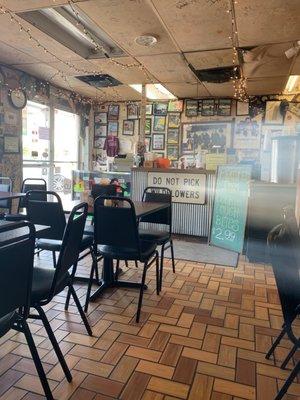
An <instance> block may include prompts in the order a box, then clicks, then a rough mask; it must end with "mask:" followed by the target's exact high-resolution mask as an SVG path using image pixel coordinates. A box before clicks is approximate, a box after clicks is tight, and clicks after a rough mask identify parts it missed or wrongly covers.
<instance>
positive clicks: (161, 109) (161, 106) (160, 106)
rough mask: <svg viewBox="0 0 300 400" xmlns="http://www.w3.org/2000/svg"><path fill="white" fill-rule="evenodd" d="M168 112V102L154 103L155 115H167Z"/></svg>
mask: <svg viewBox="0 0 300 400" xmlns="http://www.w3.org/2000/svg"><path fill="white" fill-rule="evenodd" d="M167 113H168V103H154V104H153V114H154V115H167Z"/></svg>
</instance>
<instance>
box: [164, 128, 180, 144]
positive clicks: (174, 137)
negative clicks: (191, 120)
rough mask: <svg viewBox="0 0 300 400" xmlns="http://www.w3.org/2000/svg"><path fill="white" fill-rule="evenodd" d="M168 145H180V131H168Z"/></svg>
mask: <svg viewBox="0 0 300 400" xmlns="http://www.w3.org/2000/svg"><path fill="white" fill-rule="evenodd" d="M167 143H168V144H178V143H179V129H168V134H167Z"/></svg>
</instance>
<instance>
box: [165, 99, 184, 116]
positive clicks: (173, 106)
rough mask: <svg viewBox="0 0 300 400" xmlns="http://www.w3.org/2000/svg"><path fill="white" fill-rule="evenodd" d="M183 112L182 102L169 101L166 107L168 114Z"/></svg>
mask: <svg viewBox="0 0 300 400" xmlns="http://www.w3.org/2000/svg"><path fill="white" fill-rule="evenodd" d="M182 110H183V100H170V101H169V105H168V112H179V113H181V112H182Z"/></svg>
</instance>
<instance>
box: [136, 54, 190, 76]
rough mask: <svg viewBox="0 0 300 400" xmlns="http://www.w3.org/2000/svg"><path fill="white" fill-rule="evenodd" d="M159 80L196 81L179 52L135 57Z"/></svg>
mask: <svg viewBox="0 0 300 400" xmlns="http://www.w3.org/2000/svg"><path fill="white" fill-rule="evenodd" d="M137 59H138V60H139V61H140V62H141V63H142V64H143V65H144V66H145V67H146V68H147V69H148V71H150V72H151V73H152V74H153V75H154V76H155V78H156V79H157V80H158V81H159V82H178V83H179V82H186V83H196V78H195V76H194V74H193V73H192V71H191V70H190V68H189V67H188V65H187V63H186V61H185V60H184V58H183V57H182V56H181V55H180V54H161V55H153V56H144V57H137Z"/></svg>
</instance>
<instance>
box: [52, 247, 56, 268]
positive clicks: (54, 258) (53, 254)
mask: <svg viewBox="0 0 300 400" xmlns="http://www.w3.org/2000/svg"><path fill="white" fill-rule="evenodd" d="M52 259H53V267H54V268H56V255H55V251H52Z"/></svg>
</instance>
